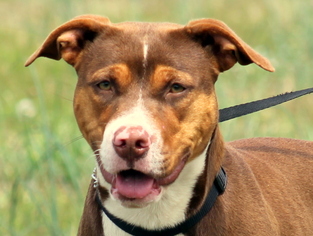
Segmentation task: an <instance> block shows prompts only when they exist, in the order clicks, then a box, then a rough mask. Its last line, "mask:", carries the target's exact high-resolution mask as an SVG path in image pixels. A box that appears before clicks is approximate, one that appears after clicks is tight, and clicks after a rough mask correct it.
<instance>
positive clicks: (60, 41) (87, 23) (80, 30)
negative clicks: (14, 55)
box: [25, 15, 111, 66]
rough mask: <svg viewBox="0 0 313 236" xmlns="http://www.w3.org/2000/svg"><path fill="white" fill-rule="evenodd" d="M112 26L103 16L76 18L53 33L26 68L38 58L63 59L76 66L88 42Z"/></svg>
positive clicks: (34, 54) (30, 59)
mask: <svg viewBox="0 0 313 236" xmlns="http://www.w3.org/2000/svg"><path fill="white" fill-rule="evenodd" d="M110 24H111V22H110V21H109V19H108V18H105V17H102V16H97V15H82V16H78V17H75V18H74V19H72V20H70V21H68V22H66V23H65V24H63V25H61V26H59V27H58V28H56V29H55V30H54V31H52V32H51V33H50V35H49V36H48V37H47V38H46V40H45V41H44V43H43V44H42V45H41V47H40V48H38V49H37V51H35V52H34V53H33V55H31V56H30V57H29V58H28V60H27V61H26V63H25V66H29V65H30V64H32V63H33V62H34V61H35V60H36V58H38V57H48V58H51V59H54V60H60V59H61V58H63V59H64V60H65V61H66V62H67V63H69V64H70V65H72V66H75V64H76V63H77V62H78V61H79V56H80V54H81V52H82V51H83V49H84V47H85V44H86V42H88V41H90V42H92V41H93V40H94V38H95V37H96V36H97V35H98V34H99V33H100V32H101V31H103V30H104V28H107V27H108V26H109V25H110Z"/></svg>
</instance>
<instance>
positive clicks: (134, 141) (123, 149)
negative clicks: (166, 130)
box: [113, 126, 151, 161]
mask: <svg viewBox="0 0 313 236" xmlns="http://www.w3.org/2000/svg"><path fill="white" fill-rule="evenodd" d="M150 144H151V140H150V136H149V134H148V133H147V131H145V130H144V129H143V128H142V127H141V126H132V127H121V128H119V129H118V130H117V131H116V132H115V134H114V138H113V146H114V149H115V151H116V153H117V154H118V155H119V156H120V157H121V158H123V159H126V160H127V161H135V160H137V159H140V158H143V157H144V156H145V155H146V154H147V152H148V150H149V147H150Z"/></svg>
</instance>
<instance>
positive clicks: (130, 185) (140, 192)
mask: <svg viewBox="0 0 313 236" xmlns="http://www.w3.org/2000/svg"><path fill="white" fill-rule="evenodd" d="M153 183H154V179H153V178H151V177H149V176H147V175H145V174H142V173H140V172H137V171H125V173H123V172H122V173H120V174H118V175H117V178H116V185H115V188H116V190H117V191H118V193H119V194H121V195H122V196H124V197H127V198H137V199H138V198H139V199H140V198H144V197H146V196H147V195H149V194H150V193H151V191H152V190H153Z"/></svg>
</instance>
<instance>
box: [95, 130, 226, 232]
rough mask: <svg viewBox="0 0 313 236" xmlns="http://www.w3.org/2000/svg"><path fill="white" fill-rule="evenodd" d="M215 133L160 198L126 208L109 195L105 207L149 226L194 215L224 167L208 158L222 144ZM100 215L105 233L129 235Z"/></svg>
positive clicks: (178, 221) (122, 216)
mask: <svg viewBox="0 0 313 236" xmlns="http://www.w3.org/2000/svg"><path fill="white" fill-rule="evenodd" d="M213 136H214V137H213V138H212V140H211V143H210V144H209V145H208V147H207V148H206V149H205V151H204V152H203V153H202V154H201V155H200V156H198V157H197V158H195V159H194V160H192V161H191V162H189V163H188V164H187V165H186V166H185V168H184V169H183V171H182V172H181V174H180V176H179V177H178V178H177V180H176V181H175V182H174V183H173V184H171V185H170V186H168V187H167V189H166V191H165V193H164V195H163V196H162V198H161V199H160V200H159V201H157V202H154V203H151V204H150V205H148V206H147V207H144V208H125V207H123V206H122V205H121V204H120V203H119V202H117V201H116V200H113V199H111V198H107V199H106V200H104V201H103V205H104V207H105V208H106V209H107V210H108V211H109V212H110V213H112V214H113V215H114V216H116V217H118V218H120V219H122V220H124V221H126V222H128V223H130V224H134V225H137V226H140V227H143V228H147V229H161V228H165V227H171V226H174V225H176V224H177V223H180V222H182V221H183V220H185V218H188V217H189V216H190V215H193V214H194V213H195V212H196V211H197V210H198V209H199V208H200V207H201V205H202V204H203V201H204V199H205V196H206V195H207V193H208V191H209V189H210V188H211V186H212V183H213V181H214V178H215V176H216V173H217V172H218V170H219V168H220V166H221V165H219V166H218V165H215V166H210V163H214V162H210V161H208V159H209V158H210V157H209V155H216V153H212V149H213V150H214V148H211V146H214V147H215V146H216V145H221V143H220V142H221V141H222V140H220V139H221V137H220V135H219V131H218V129H217V130H216V131H215V132H214V134H213ZM222 145H223V144H222ZM211 158H217V157H211ZM219 159H221V158H219ZM217 162H218V163H220V161H217ZM195 191H196V192H197V194H196V195H195V194H194V192H195ZM101 214H102V227H103V231H104V235H107V236H111V235H114V236H126V235H129V234H127V233H125V232H124V231H123V230H121V229H120V228H118V227H117V226H116V225H115V224H114V223H112V222H111V220H110V219H109V218H108V217H107V216H106V215H105V214H104V213H101Z"/></svg>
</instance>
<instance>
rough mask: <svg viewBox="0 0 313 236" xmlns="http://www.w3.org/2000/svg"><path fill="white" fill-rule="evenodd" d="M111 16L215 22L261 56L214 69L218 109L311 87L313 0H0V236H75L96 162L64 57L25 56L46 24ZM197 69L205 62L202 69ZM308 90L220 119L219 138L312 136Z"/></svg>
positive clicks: (51, 26) (37, 43)
mask: <svg viewBox="0 0 313 236" xmlns="http://www.w3.org/2000/svg"><path fill="white" fill-rule="evenodd" d="M86 13H92V14H99V15H103V16H107V17H109V18H110V19H111V21H112V22H120V21H170V22H176V23H181V24H186V23H187V22H188V21H189V20H191V19H197V18H216V19H220V20H223V21H224V22H226V23H227V24H228V25H229V26H230V27H231V28H232V29H234V31H236V32H237V33H238V35H240V36H241V37H242V38H243V39H244V40H245V41H246V42H247V43H248V44H250V45H251V46H252V47H253V48H255V49H256V50H257V51H259V52H260V53H261V54H263V55H264V56H266V57H268V58H269V59H270V60H271V62H272V64H273V65H274V67H275V68H276V72H275V73H269V72H266V71H263V70H262V69H260V68H259V67H257V66H256V65H250V66H246V67H242V66H240V65H236V66H234V68H233V69H232V70H230V71H227V72H225V73H223V74H221V75H220V77H219V80H218V82H217V83H216V89H217V93H218V97H219V105H220V107H221V108H223V107H228V106H231V105H235V104H239V103H244V102H248V101H251V100H255V99H261V98H264V97H269V96H274V95H276V94H280V93H284V92H287V91H292V90H298V89H304V88H307V87H312V86H313V64H312V63H313V24H312V14H313V1H311V0H307V1H291V0H277V1H272V0H260V1H246V0H237V1H227V0H219V1H210V0H197V1H194V0H166V1H165V0H164V1H163V0H160V1H147V0H117V1H111V0H110V1H109V0H108V1H106V0H103V1H100V0H94V1H86V0H76V1H74V0H62V1H61V0H54V1H52V0H42V1H37V0H28V1H22V0H1V1H0V20H1V23H0V42H1V43H0V81H1V85H0V140H1V147H0V168H1V171H0V219H1V220H0V235H3V236H6V235H12V236H26V235H32V236H33V235H57V236H60V235H75V234H76V230H77V227H78V224H79V219H80V215H81V213H82V208H83V202H84V198H85V194H86V190H87V186H88V182H89V181H90V174H91V173H92V170H93V167H94V157H93V154H92V152H91V150H90V148H89V146H88V145H87V143H86V142H85V140H83V139H82V137H81V134H80V131H79V129H78V127H77V125H76V122H75V118H74V115H73V112H72V97H73V92H74V88H75V82H76V74H75V72H74V70H73V69H72V68H71V67H70V66H68V65H67V64H66V63H65V62H64V61H60V62H56V61H52V60H48V59H44V58H40V59H38V60H37V61H36V63H34V64H33V65H32V66H30V67H28V68H25V67H24V66H23V65H24V62H25V61H26V59H27V58H28V56H29V55H30V54H32V53H33V52H34V51H35V50H36V49H37V47H39V46H40V44H41V43H42V42H43V40H44V39H45V37H46V36H47V35H48V33H50V31H52V30H53V29H54V28H56V27H57V26H59V25H60V24H62V23H64V22H65V21H67V20H69V19H71V18H73V17H74V16H77V15H80V14H86ZM203 66H205V65H203ZM312 100H313V95H308V96H306V97H303V98H299V99H297V100H295V101H291V102H288V103H286V104H283V105H280V106H278V107H275V108H271V109H268V110H266V111H261V112H258V113H255V114H253V115H249V116H246V117H242V118H238V119H235V120H232V121H227V122H225V123H223V124H221V127H222V131H223V135H224V137H225V139H226V140H227V141H230V140H234V139H239V138H248V137H255V136H275V137H290V138H300V139H306V140H313V121H312V118H313V109H312V107H313V102H312Z"/></svg>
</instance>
